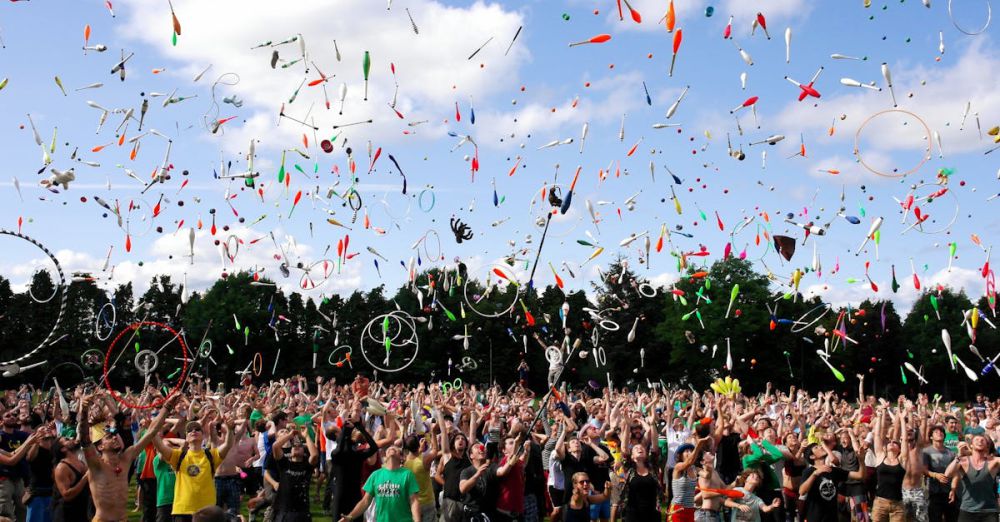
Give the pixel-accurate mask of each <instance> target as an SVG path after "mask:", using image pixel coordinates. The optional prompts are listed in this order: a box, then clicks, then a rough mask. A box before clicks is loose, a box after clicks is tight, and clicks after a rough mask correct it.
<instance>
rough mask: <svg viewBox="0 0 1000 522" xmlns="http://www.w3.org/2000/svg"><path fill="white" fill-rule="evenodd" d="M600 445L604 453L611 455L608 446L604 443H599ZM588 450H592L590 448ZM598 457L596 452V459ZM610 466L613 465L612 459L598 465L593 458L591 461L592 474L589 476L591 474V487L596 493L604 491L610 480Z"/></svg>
mask: <svg viewBox="0 0 1000 522" xmlns="http://www.w3.org/2000/svg"><path fill="white" fill-rule="evenodd" d="M598 445H599V446H600V448H601V449H602V450H604V453H605V454H606V455H611V452H609V451H608V448H607V446H605V445H604V444H602V443H598ZM587 449H590V448H589V447H588V448H587ZM596 456H597V454H596V452H595V453H594V457H596ZM610 464H611V459H610V458H609V459H608V460H606V461H604V462H603V463H596V462H594V459H593V458H591V460H590V472H589V474H590V485H591V486H593V487H594V490H595V491H604V484H605V483H606V482H607V481H608V480H609V479H610V474H611V469H610V466H609V465H610Z"/></svg>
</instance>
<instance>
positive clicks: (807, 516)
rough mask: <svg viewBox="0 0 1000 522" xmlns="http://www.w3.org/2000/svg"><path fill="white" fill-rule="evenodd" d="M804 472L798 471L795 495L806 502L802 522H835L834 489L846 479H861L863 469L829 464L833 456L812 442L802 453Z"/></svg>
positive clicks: (824, 447)
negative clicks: (851, 468)
mask: <svg viewBox="0 0 1000 522" xmlns="http://www.w3.org/2000/svg"><path fill="white" fill-rule="evenodd" d="M803 454H804V455H805V458H806V464H807V467H806V469H805V470H804V471H803V472H802V481H801V483H800V484H799V495H805V497H806V499H805V502H804V505H803V507H802V511H801V513H800V514H801V515H802V520H803V521H804V522H837V489H838V488H839V487H840V485H841V484H843V483H844V481H846V480H848V479H854V480H864V478H865V467H864V466H861V468H860V469H858V470H856V471H847V470H845V469H842V468H839V467H833V466H831V465H830V464H829V462H830V461H832V460H833V455H832V454H831V452H830V450H828V449H827V448H826V446H825V445H823V444H822V443H819V442H813V443H811V444H809V445H808V446H806V449H805V450H804V451H803Z"/></svg>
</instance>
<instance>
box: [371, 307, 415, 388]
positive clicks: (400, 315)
mask: <svg viewBox="0 0 1000 522" xmlns="http://www.w3.org/2000/svg"><path fill="white" fill-rule="evenodd" d="M389 317H391V318H392V319H393V320H395V321H396V325H397V326H398V327H399V331H398V332H397V333H396V335H395V336H393V337H392V338H391V339H387V338H386V337H385V336H384V334H383V339H382V340H381V341H379V340H378V339H376V338H375V336H373V335H372V333H371V327H372V326H373V325H374V324H376V322H381V321H384V320H385V319H386V318H389ZM403 325H406V326H408V327H409V328H410V330H411V331H412V332H413V333H412V334H411V335H410V338H409V339H407V340H405V341H402V342H400V343H398V344H397V343H396V338H398V337H399V336H400V335H401V334H402V333H403ZM365 335H367V336H368V337H369V338H370V339H371V340H372V341H374V342H376V343H379V344H380V345H382V346H385V344H386V341H387V340H388V342H389V347H390V348H391V347H392V346H399V347H403V346H406V345H408V344H412V345H413V355H412V356H411V357H410V360H409V361H407V362H406V363H405V364H403V365H402V366H400V367H398V368H388V367H384V366H379V365H377V364H375V363H373V362H372V360H371V359H369V358H368V353H367V352H366V351H365ZM360 347H361V356H362V357H364V358H365V361H367V362H368V364H370V365H371V366H372V367H373V368H375V369H377V370H381V371H383V372H386V373H392V372H398V371H400V370H404V369H406V368H407V367H408V366H410V365H411V364H413V361H416V360H417V354H418V353H420V337H418V336H417V324H416V321H414V320H413V318H412V316H410V314H408V313H406V312H399V311H397V312H389V313H387V314H382V315H377V316H375V317H374V318H372V320H371V321H368V324H367V325H365V327H364V328H362V329H361V344H360Z"/></svg>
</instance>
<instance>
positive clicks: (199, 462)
mask: <svg viewBox="0 0 1000 522" xmlns="http://www.w3.org/2000/svg"><path fill="white" fill-rule="evenodd" d="M223 418H224V417H223ZM210 419H211V417H205V418H204V419H203V421H204V422H205V424H209V425H211V424H212V423H211V422H209V421H210ZM224 419H225V421H224V422H222V430H223V432H224V433H225V440H224V441H223V443H222V446H221V447H215V446H211V445H209V447H206V446H205V444H206V440H205V436H204V432H205V428H204V425H203V424H202V422H200V421H195V420H192V421H188V423H187V424H186V425H185V429H184V444H183V446H181V447H180V448H171V447H170V446H168V445H166V444H165V443H164V442H163V438H162V435H161V433H160V430H159V429H157V430H156V433H155V434H154V436H153V439H152V440H153V445H154V446H156V451H157V452H159V454H160V457H162V458H163V459H164V460H166V461H167V463H168V464H170V466H171V467H173V468H174V472H175V473H176V483H175V486H174V503H173V511H172V512H171V515H172V516H173V519H174V522H190V521H191V518H192V516H193V515H194V513H195V512H196V511H198V510H199V509H201V508H203V507H206V506H212V505H215V503H216V496H217V495H216V491H215V468H216V467H217V466H218V465H219V463H220V462H222V461H223V460H224V459H225V458H226V455H228V454H229V449H230V448H232V446H233V432H234V429H235V428H234V427H233V422H232V419H230V418H224ZM157 420H159V419H157ZM150 429H152V428H150Z"/></svg>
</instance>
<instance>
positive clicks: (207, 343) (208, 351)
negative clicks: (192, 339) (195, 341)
mask: <svg viewBox="0 0 1000 522" xmlns="http://www.w3.org/2000/svg"><path fill="white" fill-rule="evenodd" d="M198 356H199V357H201V358H202V359H208V358H209V357H211V356H212V340H211V339H205V340H204V341H202V342H201V344H200V345H198Z"/></svg>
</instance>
